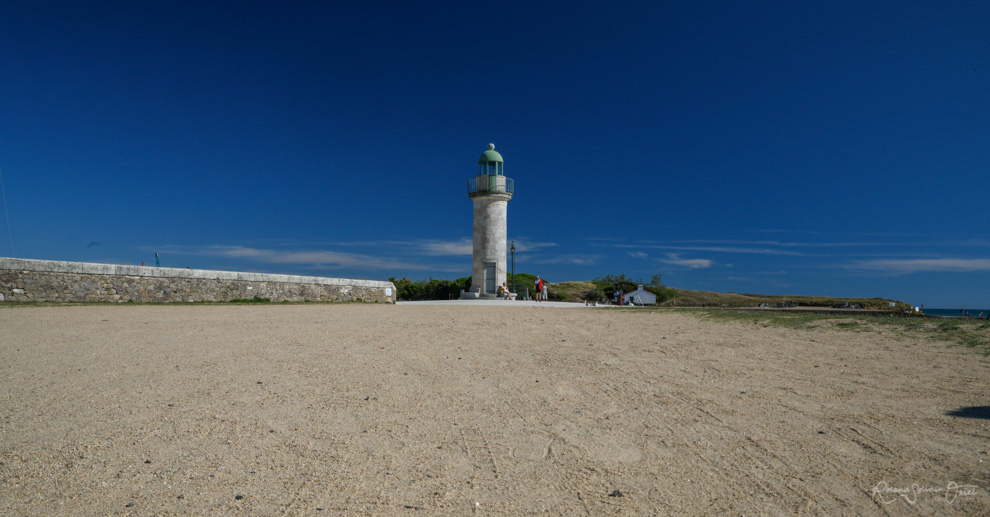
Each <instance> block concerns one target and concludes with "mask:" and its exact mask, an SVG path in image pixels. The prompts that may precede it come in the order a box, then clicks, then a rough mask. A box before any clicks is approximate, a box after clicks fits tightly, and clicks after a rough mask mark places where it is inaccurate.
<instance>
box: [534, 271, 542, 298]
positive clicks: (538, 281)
mask: <svg viewBox="0 0 990 517" xmlns="http://www.w3.org/2000/svg"><path fill="white" fill-rule="evenodd" d="M534 284H536V285H535V286H534V287H536V301H540V297H541V296H543V279H542V278H540V277H539V275H537V276H536V281H535V282H534Z"/></svg>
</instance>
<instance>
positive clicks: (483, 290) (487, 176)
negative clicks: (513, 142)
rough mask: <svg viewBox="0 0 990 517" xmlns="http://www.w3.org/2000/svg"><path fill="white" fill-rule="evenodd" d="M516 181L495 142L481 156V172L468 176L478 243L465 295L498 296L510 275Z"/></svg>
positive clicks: (478, 296) (472, 255) (475, 242)
mask: <svg viewBox="0 0 990 517" xmlns="http://www.w3.org/2000/svg"><path fill="white" fill-rule="evenodd" d="M513 191H514V185H513V181H512V180H511V179H509V178H506V177H505V164H504V162H503V161H502V155H501V154H499V153H498V152H496V151H495V144H488V150H487V151H485V152H483V153H481V157H480V158H478V175H477V176H475V177H474V178H473V179H469V180H468V197H469V198H471V201H473V202H474V246H473V249H472V253H471V291H469V292H466V293H463V294H462V297H464V298H494V297H495V296H496V295H497V293H498V288H499V286H501V285H502V283H504V282H505V276H506V269H505V265H506V264H505V263H506V253H507V251H508V248H507V247H506V245H505V242H506V239H505V237H506V226H507V225H506V222H507V216H508V208H509V200H510V199H512V193H513Z"/></svg>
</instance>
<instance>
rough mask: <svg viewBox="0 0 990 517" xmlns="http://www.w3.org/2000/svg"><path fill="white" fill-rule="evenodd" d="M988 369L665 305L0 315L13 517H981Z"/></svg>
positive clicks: (940, 347) (3, 494) (985, 504)
mask: <svg viewBox="0 0 990 517" xmlns="http://www.w3.org/2000/svg"><path fill="white" fill-rule="evenodd" d="M988 381H990V358H988V357H986V356H984V355H983V354H982V353H980V352H978V351H975V350H973V349H968V348H962V347H952V346H950V345H948V344H946V343H942V342H934V341H920V340H918V339H914V338H905V337H902V336H898V335H896V334H893V333H890V334H880V333H869V332H865V333H862V332H861V333H853V332H845V331H841V330H837V329H829V328H822V329H819V330H815V331H804V330H789V329H782V328H764V327H762V326H760V325H754V324H751V323H750V324H741V323H730V322H727V323H722V322H711V321H705V320H702V319H700V318H698V317H696V316H693V315H690V314H683V313H672V312H660V313H645V312H636V311H621V310H598V309H556V308H549V307H497V308H495V307H464V306H394V305H391V306H371V305H294V306H271V305H268V306H143V307H123V306H121V307H114V306H94V307H51V308H3V309H0V515H58V514H61V515H95V514H137V515H151V514H188V513H197V514H203V513H209V514H215V513H222V512H234V513H240V514H245V515H246V514H257V515H271V514H290V515H296V514H298V515H340V514H346V515H365V514H367V515H381V514H386V515H392V514H396V515H435V514H449V515H472V514H475V515H529V514H538V513H543V512H547V513H549V514H552V515H602V514H616V515H618V514H621V515H727V514H732V515H741V514H746V515H750V514H768V515H779V514H793V513H807V514H828V515H840V514H844V515H885V514H889V515H903V514H908V515H915V514H932V513H935V514H950V515H951V514H960V515H978V514H984V515H985V514H987V513H990V495H988V494H990V492H988V487H990V485H988V480H990V456H988V454H987V453H988V450H990V419H987V418H986V413H985V410H983V409H978V410H974V411H969V412H968V413H967V412H966V411H963V414H964V415H967V414H968V415H969V416H952V415H950V414H949V413H952V412H954V411H958V410H960V409H961V408H966V407H973V406H976V407H985V406H988V405H990V387H988ZM912 485H914V487H915V488H914V489H912V488H911V487H912ZM957 487H958V488H957ZM967 487H971V488H967ZM905 489H906V490H908V493H907V494H904V495H903V496H900V495H898V494H897V493H896V492H895V491H898V490H905ZM947 489H949V491H948V492H946V490H947Z"/></svg>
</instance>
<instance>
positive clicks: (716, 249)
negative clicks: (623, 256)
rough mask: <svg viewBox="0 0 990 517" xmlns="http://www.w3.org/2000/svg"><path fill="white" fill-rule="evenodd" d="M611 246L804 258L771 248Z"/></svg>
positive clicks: (617, 246) (790, 252)
mask: <svg viewBox="0 0 990 517" xmlns="http://www.w3.org/2000/svg"><path fill="white" fill-rule="evenodd" d="M612 246H614V247H616V248H651V249H658V250H673V251H709V252H715V253H747V254H755V255H790V256H804V253H801V252H799V251H788V250H778V249H773V248H739V247H734V246H669V245H660V244H612Z"/></svg>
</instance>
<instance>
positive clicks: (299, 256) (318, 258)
mask: <svg viewBox="0 0 990 517" xmlns="http://www.w3.org/2000/svg"><path fill="white" fill-rule="evenodd" d="M157 249H161V250H162V251H163V252H165V253H169V254H173V255H199V256H208V257H223V258H231V259H249V260H253V261H256V262H262V263H265V264H303V265H307V266H310V267H313V268H320V269H337V268H345V267H350V268H358V269H386V270H403V269H405V270H437V269H440V268H439V267H437V266H436V265H427V264H417V263H413V262H405V261H401V260H398V259H395V258H391V257H380V256H374V255H366V254H363V253H343V252H338V251H327V250H276V249H264V248H250V247H245V246H163V247H160V248H157Z"/></svg>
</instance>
